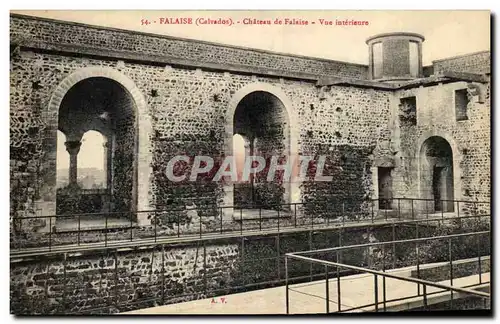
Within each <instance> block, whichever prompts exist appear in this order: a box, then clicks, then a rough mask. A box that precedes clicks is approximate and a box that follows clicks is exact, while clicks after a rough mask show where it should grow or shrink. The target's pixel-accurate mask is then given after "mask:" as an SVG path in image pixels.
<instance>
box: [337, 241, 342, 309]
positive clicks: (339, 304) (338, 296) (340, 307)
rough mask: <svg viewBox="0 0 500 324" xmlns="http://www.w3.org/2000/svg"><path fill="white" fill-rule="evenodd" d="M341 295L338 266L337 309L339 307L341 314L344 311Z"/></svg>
mask: <svg viewBox="0 0 500 324" xmlns="http://www.w3.org/2000/svg"><path fill="white" fill-rule="evenodd" d="M337 263H339V251H337ZM340 301H341V295H340V271H339V266H337V307H338V312H339V313H340V312H341V311H342V306H341V303H340Z"/></svg>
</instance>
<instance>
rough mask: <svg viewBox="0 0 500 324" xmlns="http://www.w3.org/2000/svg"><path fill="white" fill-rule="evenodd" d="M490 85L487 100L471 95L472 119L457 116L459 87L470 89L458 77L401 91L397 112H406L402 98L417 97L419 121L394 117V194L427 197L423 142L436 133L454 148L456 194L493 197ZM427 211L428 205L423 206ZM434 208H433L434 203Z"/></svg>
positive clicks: (478, 198) (456, 196)
mask: <svg viewBox="0 0 500 324" xmlns="http://www.w3.org/2000/svg"><path fill="white" fill-rule="evenodd" d="M489 88H490V85H489V84H486V85H484V91H485V99H486V100H485V102H484V103H480V102H479V97H478V96H477V95H471V96H470V97H469V99H470V101H469V104H468V107H467V115H468V119H467V120H463V121H457V120H456V114H455V104H454V96H455V90H459V89H467V83H465V82H456V83H449V84H441V85H437V86H433V87H420V88H415V89H409V90H401V91H398V92H397V93H396V102H395V105H394V106H393V107H394V108H395V109H396V110H395V111H394V115H396V116H398V115H400V114H401V113H402V110H401V109H402V108H401V106H398V101H399V98H406V97H411V96H415V97H416V125H411V124H401V123H400V119H399V118H395V119H394V121H395V123H396V124H395V130H396V131H395V132H394V135H393V143H394V156H395V159H394V166H395V169H394V170H395V173H394V181H393V183H394V193H395V194H394V196H399V197H403V196H406V197H425V193H424V188H423V187H422V182H421V176H422V172H423V171H424V170H421V167H422V165H421V164H422V162H423V159H424V158H425V157H424V156H422V151H421V149H422V145H423V144H424V142H425V140H427V139H428V138H429V137H431V136H439V137H442V138H443V139H445V140H446V141H447V142H448V143H449V144H450V146H451V148H452V153H453V177H454V199H456V200H476V201H489V199H490V158H491V153H490V145H491V144H490V99H489ZM415 208H420V209H421V210H425V206H423V205H420V206H419V207H417V206H415ZM430 208H432V207H430Z"/></svg>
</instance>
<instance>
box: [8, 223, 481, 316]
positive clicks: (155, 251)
mask: <svg viewBox="0 0 500 324" xmlns="http://www.w3.org/2000/svg"><path fill="white" fill-rule="evenodd" d="M481 218H482V217H481ZM479 219H480V217H478V218H477V220H478V221H479ZM450 220H451V219H450ZM460 220H461V221H466V219H460ZM471 220H472V224H474V220H475V219H471ZM425 221H426V219H422V220H407V221H406V222H405V223H403V224H407V225H408V224H413V225H415V227H413V226H411V227H410V228H409V229H411V230H412V234H413V232H414V231H415V230H416V229H417V227H416V226H417V224H422V222H425ZM427 221H429V222H441V223H442V220H441V219H438V220H430V219H429V220H427ZM445 221H446V219H445ZM395 224H396V223H392V225H390V226H388V227H387V231H386V232H388V233H390V235H392V236H390V237H392V241H390V239H386V240H387V241H386V242H383V243H384V244H389V245H390V247H391V248H392V243H394V242H405V240H399V241H397V240H395V239H394V238H397V237H401V236H400V235H399V234H404V235H403V236H406V235H407V234H408V233H400V231H396V230H395V229H396V228H397V227H395ZM419 226H420V225H419ZM391 227H392V230H391ZM419 228H420V227H419ZM422 229H423V227H422ZM430 230H432V231H436V232H437V233H439V232H440V230H439V228H438V227H433V228H430ZM327 232H328V233H331V234H332V235H330V236H329V237H326V236H324V235H321V233H320V232H315V231H308V233H307V234H308V236H309V239H305V240H299V242H300V243H299V245H298V246H299V247H298V248H299V249H306V250H308V251H317V250H313V249H314V247H324V246H327V247H330V246H332V244H336V238H337V232H338V244H339V246H342V244H349V243H348V241H349V237H350V236H352V233H351V234H350V233H348V232H345V230H344V229H343V228H342V227H338V228H337V229H334V230H333V231H331V230H330V229H328V231H327ZM420 232H421V233H423V232H424V231H423V230H422V231H420ZM315 233H316V234H317V235H318V236H317V237H316V239H314V235H315ZM379 233H381V232H379ZM299 234H300V233H299ZM415 234H418V233H415ZM304 236H306V235H304ZM294 237H295V234H292V235H288V234H285V233H277V234H275V235H272V236H271V237H269V236H266V237H265V238H259V239H258V241H260V240H263V243H262V244H266V246H269V249H267V248H266V249H265V250H266V251H268V253H266V254H260V253H255V251H257V250H255V249H256V248H258V247H259V246H260V244H257V245H252V244H249V243H250V242H249V240H247V238H245V237H243V236H240V237H238V239H237V240H233V241H232V244H238V241H239V242H240V243H239V249H238V250H239V255H238V262H237V263H236V266H230V265H229V264H228V265H227V266H228V268H227V270H225V271H226V272H227V273H232V275H231V276H232V277H233V278H234V279H233V281H228V282H227V283H225V284H224V287H221V286H219V284H218V283H217V284H215V285H214V283H213V282H212V283H211V280H210V271H211V270H210V267H207V265H208V264H209V258H210V249H209V247H210V246H211V245H213V244H214V242H210V241H207V240H203V241H200V242H194V241H192V240H191V241H189V242H190V243H189V244H190V246H191V247H195V248H196V253H195V255H196V257H195V258H199V259H197V260H196V259H195V260H194V262H193V264H195V265H196V264H199V265H200V268H199V270H200V271H199V272H198V268H197V269H196V270H197V271H196V273H198V275H197V276H195V277H196V278H197V280H199V284H197V285H196V287H195V288H194V289H195V290H186V289H185V288H183V289H181V290H172V287H171V285H172V279H171V275H172V273H171V271H170V270H169V269H168V268H167V264H168V261H167V254H168V252H169V250H170V245H169V244H167V243H158V244H155V245H153V247H152V249H150V250H148V251H150V252H148V253H147V257H148V258H149V257H150V263H149V265H148V266H149V267H150V269H151V272H147V271H146V272H144V273H141V272H139V273H133V274H127V275H126V277H127V278H130V280H132V278H133V279H134V280H133V281H134V282H141V283H142V284H141V285H140V287H141V289H140V290H144V288H145V287H144V286H147V289H146V290H147V293H146V294H144V295H135V296H134V298H133V299H132V300H127V299H125V300H124V299H123V298H122V297H123V296H124V295H126V294H128V293H130V291H129V290H128V289H127V286H126V285H124V283H123V280H122V278H123V276H124V273H123V272H122V269H121V266H119V265H118V263H117V260H119V259H120V258H121V256H122V255H123V253H127V252H124V251H123V250H122V249H121V248H109V249H107V250H106V251H104V252H103V253H101V254H99V255H100V256H99V259H98V262H96V264H97V265H98V268H97V269H98V270H99V273H98V274H93V275H88V276H87V275H83V276H75V275H74V272H75V269H74V266H73V265H74V261H71V260H78V259H79V258H81V254H79V253H63V252H57V253H56V252H55V251H54V255H53V256H52V257H49V258H45V257H43V258H41V259H36V262H37V263H38V264H39V265H38V267H39V268H40V269H41V271H42V272H43V275H47V276H50V273H51V271H52V270H51V269H53V268H54V266H55V267H59V266H61V264H62V275H63V279H62V284H61V285H62V292H61V286H60V284H59V283H57V285H58V290H57V291H58V292H59V295H57V296H54V295H53V294H54V292H51V291H52V289H51V285H54V284H56V283H52V284H51V283H50V281H48V280H44V281H43V283H42V286H41V288H43V289H42V290H41V294H40V295H37V296H33V297H29V298H25V297H22V298H21V296H23V295H22V294H25V292H24V291H25V289H23V290H22V291H23V292H22V293H21V295H17V297H15V298H14V299H16V298H17V301H16V303H28V305H27V306H26V305H25V306H24V307H25V308H26V309H32V310H33V311H35V310H38V311H41V312H42V313H44V314H49V313H50V314H66V313H71V314H77V313H78V314H107V313H114V312H122V311H127V310H134V309H139V308H146V307H153V306H160V305H165V304H170V303H175V302H180V301H188V300H192V299H200V298H208V297H212V296H217V295H226V294H230V293H239V292H245V291H249V290H252V289H264V288H271V287H276V286H278V285H285V283H289V284H290V283H304V282H312V283H314V281H316V280H322V279H324V277H325V274H324V271H323V269H316V268H313V267H307V266H306V267H303V266H302V267H301V268H300V269H295V270H297V271H295V270H294V269H293V267H292V266H293V264H292V265H290V262H289V266H290V268H287V264H286V261H285V258H286V256H285V252H286V251H287V249H290V246H291V244H294V242H296V241H295V239H293V238H294ZM300 237H303V236H300ZM409 237H414V236H413V235H411V236H409ZM287 238H288V239H292V240H287ZM380 238H381V239H382V237H380ZM457 240H459V239H457ZM223 241H224V242H226V241H225V239H223ZM226 243H227V242H226ZM415 243H416V242H415V241H411V240H410V241H409V243H408V246H410V247H411V248H414V246H413V245H414V244H415ZM477 243H478V244H477V245H474V249H476V251H465V252H466V253H467V254H466V256H467V257H471V256H479V257H480V258H481V259H480V261H479V262H480V263H481V262H483V263H484V261H483V260H484V258H482V257H481V256H482V255H484V254H488V251H485V247H486V246H489V243H488V242H487V241H486V240H484V239H483V240H481V241H479V240H478V241H477ZM479 243H480V244H482V246H481V245H480V244H479ZM215 244H217V243H215ZM396 244H403V243H396ZM419 244H420V243H419ZM371 245H373V244H369V245H366V246H371ZM134 246H137V244H134ZM356 246H365V245H356ZM373 246H375V245H373ZM423 246H424V244H423V243H422V246H421V247H423ZM447 246H448V245H446V247H447ZM351 247H352V246H351ZM395 248H396V249H395V252H396V253H395V254H393V256H394V259H395V260H394V261H393V260H386V259H382V260H383V265H380V263H379V265H380V268H383V269H389V268H391V267H392V268H395V267H396V266H401V264H402V262H405V261H408V260H407V258H406V256H407V255H408V250H401V249H399V247H398V245H396V247H395ZM75 250H76V249H74V248H72V249H71V250H69V251H71V252H73V251H75ZM327 250H328V249H327ZM385 250H386V251H387V252H388V251H390V250H391V249H390V248H386V249H385ZM252 251H254V252H252ZM259 251H261V250H260V248H259ZM288 251H290V250H288ZM319 251H323V249H321V250H319ZM352 251H353V252H356V251H355V248H352ZM319 253H321V252H319ZM335 253H336V252H334V254H335ZM339 253H341V252H339ZM452 253H453V254H452V255H455V254H457V253H456V252H455V250H453V251H452ZM348 254H351V253H348ZM352 254H355V253H352ZM420 254H422V253H419V254H417V255H420ZM45 255H46V254H44V256H45ZM299 255H300V254H299ZM388 255H389V253H388ZM458 256H459V257H460V255H458ZM358 257H359V255H358ZM411 257H412V258H411V260H410V261H411V262H415V261H416V262H417V264H418V262H421V263H425V262H427V261H428V260H426V259H425V258H422V257H421V258H419V259H418V260H420V261H418V260H416V259H417V258H416V256H411ZM344 258H347V255H344ZM29 260H30V259H29V258H27V261H26V259H24V258H13V259H11V268H15V266H13V262H14V263H19V264H24V262H28V263H29V262H32V261H29ZM101 261H102V262H101ZM94 262H95V261H94ZM109 264H111V266H109ZM405 264H407V263H405ZM113 265H114V266H113ZM256 265H258V266H257V267H256ZM321 266H323V265H321ZM373 267H374V268H375V266H373ZM43 269H45V271H43ZM330 269H332V268H331V267H330ZM482 269H485V268H484V266H483V268H482ZM95 270H96V269H92V271H95ZM262 270H264V271H262ZM423 272H424V269H422V272H420V274H419V275H420V277H421V278H422V277H424V276H423ZM340 273H341V274H342V275H343V276H344V275H348V273H345V272H343V271H340ZM151 274H153V275H151ZM335 274H336V273H335V272H333V273H329V274H328V276H329V278H334V276H335ZM419 275H417V276H419ZM94 276H95V277H94ZM96 278H98V280H97V279H96ZM169 278H170V279H169ZM93 280H94V285H95V288H96V289H97V287H99V290H97V292H96V291H92V289H91V290H90V291H88V290H87V287H88V286H89V284H90V283H91V282H92V281H93ZM96 280H97V282H96ZM101 280H108V281H107V282H108V283H107V284H106V285H102V286H101ZM76 290H80V291H82V293H83V294H84V295H83V297H82V295H74V293H73V292H74V291H76ZM14 291H15V289H14ZM54 291H55V290H54ZM332 291H333V290H332ZM429 293H430V292H428V295H429ZM86 294H88V297H85V296H87V295H86ZM14 296H16V295H14ZM51 297H52V298H55V297H57V298H59V299H57V298H56V299H57V300H53V303H49V302H48V301H49V300H50V298H51ZM85 298H88V299H92V300H96V301H98V300H99V301H100V302H99V303H98V304H97V303H92V304H91V305H83V306H79V305H78V303H79V301H80V300H81V299H85ZM12 300H13V299H11V303H12ZM32 302H33V307H32V308H30V306H29V303H32ZM40 303H46V309H43V310H40V307H39V306H40V305H39V304H40Z"/></svg>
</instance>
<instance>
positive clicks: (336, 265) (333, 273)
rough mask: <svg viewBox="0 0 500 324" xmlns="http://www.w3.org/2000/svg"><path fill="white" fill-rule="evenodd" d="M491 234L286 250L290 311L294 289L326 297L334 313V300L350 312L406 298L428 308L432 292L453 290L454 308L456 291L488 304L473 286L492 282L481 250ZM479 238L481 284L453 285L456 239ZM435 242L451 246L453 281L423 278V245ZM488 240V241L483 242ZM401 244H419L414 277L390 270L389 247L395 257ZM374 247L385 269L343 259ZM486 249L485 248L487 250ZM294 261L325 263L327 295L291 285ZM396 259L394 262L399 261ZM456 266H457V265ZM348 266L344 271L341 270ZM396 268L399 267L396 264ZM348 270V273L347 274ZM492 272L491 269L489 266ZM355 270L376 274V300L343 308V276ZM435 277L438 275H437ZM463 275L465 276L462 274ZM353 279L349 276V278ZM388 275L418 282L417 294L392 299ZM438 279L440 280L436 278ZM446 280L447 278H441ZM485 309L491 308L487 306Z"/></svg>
mask: <svg viewBox="0 0 500 324" xmlns="http://www.w3.org/2000/svg"><path fill="white" fill-rule="evenodd" d="M490 235H491V233H490V231H479V232H473V233H459V234H452V235H445V236H436V237H425V238H417V239H408V240H399V241H390V242H375V243H368V244H360V245H352V246H340V247H334V248H327V249H318V250H311V251H301V252H294V253H286V254H285V271H286V278H285V285H286V296H285V298H286V313H287V314H290V313H291V312H290V292H291V291H293V292H296V293H299V294H305V295H308V296H310V297H315V298H319V299H322V300H324V302H325V313H330V312H333V310H331V309H330V304H331V303H334V304H336V305H337V309H336V310H335V311H334V312H349V311H360V310H361V311H363V310H364V311H374V312H378V311H379V310H380V309H381V308H382V309H383V311H387V310H388V308H389V306H394V304H395V303H398V302H402V301H408V300H413V301H415V299H416V300H417V305H418V306H420V307H416V308H421V309H424V310H427V309H429V296H432V295H437V294H443V293H444V292H449V293H450V296H449V308H450V309H452V308H453V300H454V299H456V298H457V297H456V296H455V295H456V294H465V295H467V296H473V297H478V298H481V299H482V300H483V304H484V305H486V304H487V303H489V301H490V294H489V293H486V292H482V291H478V290H474V289H471V288H473V287H478V286H480V285H485V284H489V281H484V280H483V278H482V276H483V272H482V268H483V265H482V261H484V260H485V255H484V253H481V250H480V244H479V243H480V241H481V239H484V237H485V236H487V237H488V239H489V236H490ZM471 237H475V241H477V243H478V244H477V260H478V264H477V269H478V273H477V276H478V280H477V283H474V284H470V285H465V286H463V287H458V286H453V282H454V280H457V279H458V278H457V276H456V274H454V268H455V267H456V266H457V262H456V261H458V260H455V264H454V260H453V259H454V255H453V251H454V249H453V242H454V241H455V242H456V241H457V240H459V239H464V238H471ZM435 241H445V242H446V244H445V245H446V246H447V249H448V251H447V252H448V261H447V263H448V273H449V279H447V280H446V281H449V282H450V284H449V285H448V284H443V283H439V282H436V281H440V280H439V279H438V278H433V279H435V280H434V281H431V280H425V279H422V278H420V277H421V274H422V269H421V267H422V265H423V263H422V260H421V259H420V257H419V248H421V247H422V246H424V245H425V244H428V243H429V242H435ZM483 243H484V242H483ZM398 244H401V245H408V244H411V245H413V244H415V250H416V258H415V260H416V264H415V270H416V274H415V275H416V278H414V277H408V276H403V275H398V274H395V273H394V272H387V270H389V269H390V268H388V267H387V265H389V264H390V263H389V264H387V263H386V262H387V260H386V258H385V257H386V252H387V251H388V250H391V249H392V255H393V257H394V258H395V257H396V245H398ZM387 246H390V247H391V248H389V249H387V248H386V247H387ZM374 247H379V248H381V250H382V252H381V253H382V255H383V257H382V265H381V268H382V269H381V270H378V269H372V268H370V267H361V266H357V265H352V264H347V263H343V262H342V254H343V252H347V251H351V252H352V250H356V249H367V248H374ZM486 247H488V251H486V252H487V253H486V254H488V255H489V245H486ZM483 252H485V251H483ZM324 253H329V254H330V257H333V259H334V260H335V261H329V260H326V259H327V258H328V257H325V255H324ZM314 254H323V255H322V257H311V255H314ZM291 260H298V261H301V262H302V263H304V262H307V263H309V264H311V265H312V264H317V265H322V266H324V269H325V270H324V284H325V290H324V291H325V295H324V296H319V295H314V294H307V293H304V292H302V291H300V290H297V289H295V288H292V287H290V281H289V268H290V263H291ZM395 263H396V262H394V263H393V264H395ZM454 265H455V267H454ZM332 269H334V270H332ZM341 269H344V270H341ZM393 269H395V267H393ZM455 271H456V270H455ZM346 272H347V273H346ZM488 272H489V269H488ZM353 273H362V274H368V275H373V300H372V301H373V302H369V303H362V304H361V305H356V306H351V307H349V306H348V307H345V305H344V307H343V304H342V289H341V281H342V278H343V276H350V275H352V274H353ZM433 276H435V274H433ZM459 277H462V276H459ZM346 278H349V277H346ZM380 278H381V279H382V291H381V292H382V297H380V291H379V289H380V283H379V279H380ZM387 278H390V279H394V280H398V281H401V282H409V283H413V284H415V285H416V294H415V293H409V294H407V295H406V296H400V297H398V298H392V299H389V298H387V286H386V280H387ZM332 279H334V280H335V283H336V300H331V297H332V295H333V294H332V292H331V291H330V285H331V280H332ZM436 279H437V280H436ZM441 281H443V280H441ZM430 287H432V288H437V289H439V290H436V289H434V290H435V291H433V292H429V290H430ZM367 288H369V286H363V289H367ZM344 289H345V288H344ZM352 289H353V287H352V286H350V290H352ZM389 303H393V304H392V305H388V304H389ZM484 308H487V307H486V306H485V307H484Z"/></svg>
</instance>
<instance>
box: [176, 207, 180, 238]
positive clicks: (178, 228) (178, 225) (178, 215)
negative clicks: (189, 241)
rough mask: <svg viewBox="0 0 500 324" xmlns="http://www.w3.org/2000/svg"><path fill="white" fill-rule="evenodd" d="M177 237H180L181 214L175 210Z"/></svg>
mask: <svg viewBox="0 0 500 324" xmlns="http://www.w3.org/2000/svg"><path fill="white" fill-rule="evenodd" d="M177 237H181V214H180V212H177Z"/></svg>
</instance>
